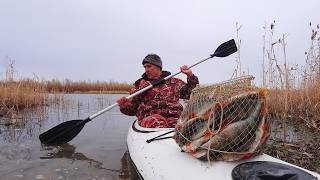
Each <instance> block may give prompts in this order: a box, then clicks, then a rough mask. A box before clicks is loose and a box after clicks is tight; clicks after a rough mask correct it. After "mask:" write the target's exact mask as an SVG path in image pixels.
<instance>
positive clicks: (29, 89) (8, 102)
mask: <svg viewBox="0 0 320 180" xmlns="http://www.w3.org/2000/svg"><path fill="white" fill-rule="evenodd" d="M47 98H48V93H47V91H46V89H45V87H44V86H43V85H41V84H40V83H37V82H36V81H32V80H23V81H2V82H0V103H1V104H0V114H1V115H2V116H9V117H12V116H14V115H16V114H17V113H18V112H19V110H21V109H29V108H33V107H35V106H39V105H45V104H46V103H47Z"/></svg>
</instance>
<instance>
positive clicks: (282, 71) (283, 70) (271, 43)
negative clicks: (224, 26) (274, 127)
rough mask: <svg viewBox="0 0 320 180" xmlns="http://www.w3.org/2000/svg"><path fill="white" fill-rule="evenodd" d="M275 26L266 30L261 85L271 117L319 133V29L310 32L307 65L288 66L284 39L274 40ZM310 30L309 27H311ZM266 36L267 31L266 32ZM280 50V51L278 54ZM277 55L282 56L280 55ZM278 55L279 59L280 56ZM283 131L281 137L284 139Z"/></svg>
mask: <svg viewBox="0 0 320 180" xmlns="http://www.w3.org/2000/svg"><path fill="white" fill-rule="evenodd" d="M275 27H276V25H275V22H273V23H272V25H271V26H270V29H268V28H267V27H265V29H268V32H270V33H269V35H270V36H269V38H268V39H267V40H266V35H267V34H268V33H266V34H265V36H264V37H265V42H268V43H267V44H264V55H265V56H266V57H265V58H264V62H263V63H264V64H263V79H262V84H263V86H264V87H267V88H268V89H269V90H270V107H269V110H270V114H271V116H272V118H273V119H279V120H280V119H281V120H283V121H287V120H299V121H303V122H304V124H306V125H307V126H308V127H311V128H314V129H318V130H320V111H319V109H320V91H319V89H320V36H319V33H318V32H319V25H318V26H317V28H316V30H314V29H312V31H311V38H310V39H311V42H310V48H309V51H308V52H306V53H305V55H306V59H305V60H306V61H305V62H306V64H305V65H303V66H298V65H294V66H293V65H291V64H290V62H289V61H288V60H287V55H286V35H285V34H283V35H282V36H281V37H280V38H275V37H274V36H275V32H274V28H275ZM310 28H311V23H310ZM266 32H267V31H266ZM279 49H280V51H279ZM279 52H282V53H281V54H280V53H279ZM279 54H280V55H279ZM285 131H286V130H285V127H284V137H285V134H286V132H285Z"/></svg>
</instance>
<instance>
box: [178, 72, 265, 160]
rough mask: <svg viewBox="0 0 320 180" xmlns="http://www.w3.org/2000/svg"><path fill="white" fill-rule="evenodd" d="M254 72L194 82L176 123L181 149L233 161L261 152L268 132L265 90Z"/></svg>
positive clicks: (207, 158) (202, 156) (206, 158)
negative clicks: (206, 82)
mask: <svg viewBox="0 0 320 180" xmlns="http://www.w3.org/2000/svg"><path fill="white" fill-rule="evenodd" d="M253 79H254V77H253V76H244V77H240V78H236V79H231V80H229V81H225V82H222V83H219V84H214V85H207V86H197V87H196V88H195V89H193V91H192V93H191V96H190V100H189V101H188V103H187V105H186V107H185V108H184V110H183V112H182V114H181V116H180V118H179V120H178V122H177V125H176V127H175V135H174V139H175V141H176V142H177V144H178V145H179V146H180V147H181V149H182V150H183V151H184V152H187V153H189V154H191V155H192V156H194V157H196V158H198V159H200V160H204V161H218V160H222V161H235V160H240V159H248V158H251V157H253V156H255V155H257V154H260V153H261V152H262V149H263V145H264V144H265V142H266V141H267V139H268V137H269V135H270V122H269V120H268V119H267V97H266V93H267V92H266V90H264V89H259V88H257V87H254V86H253V85H252V83H251V81H252V80H253Z"/></svg>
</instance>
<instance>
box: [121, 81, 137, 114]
mask: <svg viewBox="0 0 320 180" xmlns="http://www.w3.org/2000/svg"><path fill="white" fill-rule="evenodd" d="M137 90H138V88H137V87H134V88H132V89H131V91H130V94H133V93H134V92H136V91H137ZM140 98H141V96H140V95H137V96H135V97H133V98H132V99H131V100H129V101H128V102H127V103H126V104H124V105H122V106H120V111H121V112H122V113H123V114H125V115H128V116H135V115H136V114H137V109H138V107H139V105H140V103H141V99H140Z"/></svg>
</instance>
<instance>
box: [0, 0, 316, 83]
mask: <svg viewBox="0 0 320 180" xmlns="http://www.w3.org/2000/svg"><path fill="white" fill-rule="evenodd" d="M319 7H320V1H319V0H305V1H292V0H282V1H277V0H268V1H267V0H265V1H264V0H263V1H262V0H261V1H259V0H242V1H231V0H222V1H214V0H207V1H205V0H203V1H195V0H194V1H188V0H179V1H173V0H171V1H169V0H161V1H152V0H135V1H129V0H127V1H124V0H117V1H107V0H56V1H53V0H28V1H27V0H23V1H22V0H0V62H1V64H0V73H1V74H2V76H3V74H4V67H5V64H6V63H7V60H6V58H5V56H6V55H8V56H9V57H11V58H12V59H14V60H15V64H16V69H17V71H18V72H19V75H20V76H23V77H32V76H33V73H35V74H36V75H38V76H39V77H43V78H45V79H52V78H59V79H64V78H69V79H72V80H107V81H109V80H114V81H120V82H133V81H134V80H135V79H137V78H139V77H140V75H141V73H142V72H143V68H142V66H141V61H142V59H143V57H144V56H145V55H146V54H147V53H151V52H152V53H157V54H159V55H160V56H161V58H162V60H163V63H164V69H165V70H169V71H171V72H173V73H174V72H177V70H178V68H179V66H181V65H183V64H187V65H191V64H193V63H195V62H197V61H198V60H201V59H203V58H206V57H208V56H209V54H211V53H213V51H214V50H215V48H216V47H217V46H218V45H219V44H220V43H222V42H224V41H227V40H229V39H231V38H236V28H235V24H236V22H238V23H239V24H241V25H242V28H241V30H240V38H241V40H242V45H241V59H242V64H243V65H242V67H243V69H244V70H245V71H248V69H249V71H250V73H251V74H253V75H255V76H256V77H257V78H259V77H260V73H261V62H262V42H263V41H262V35H263V33H264V30H263V28H262V26H263V25H264V24H265V22H266V23H267V25H268V26H269V25H270V23H271V22H272V21H273V20H275V21H276V23H277V26H276V28H277V29H276V32H277V34H278V35H281V34H282V33H286V34H288V37H287V44H288V47H287V51H288V59H289V61H291V62H292V63H300V64H302V63H303V62H304V51H305V50H307V49H308V47H309V41H310V35H309V34H310V27H309V26H308V24H309V22H310V21H311V22H313V24H318V23H320V22H319V19H320V13H319ZM235 57H236V55H232V56H230V57H227V58H223V59H221V58H215V59H212V60H210V62H205V63H204V64H202V65H199V66H197V67H195V68H194V70H193V71H194V73H195V74H197V75H198V76H199V78H200V82H203V83H213V82H218V81H222V80H226V79H228V78H230V77H231V75H232V72H233V70H234V69H235V66H236V62H235ZM181 77H183V76H181Z"/></svg>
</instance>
